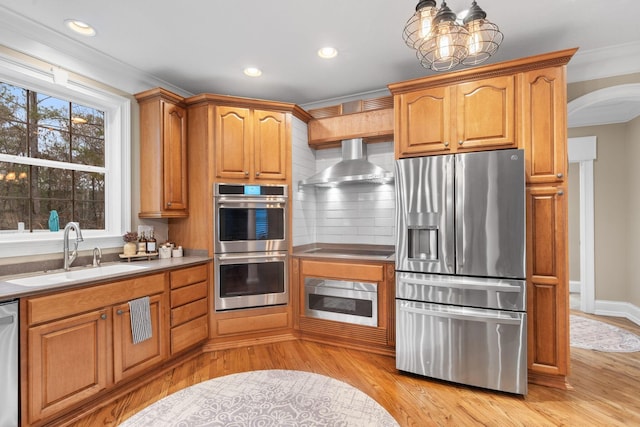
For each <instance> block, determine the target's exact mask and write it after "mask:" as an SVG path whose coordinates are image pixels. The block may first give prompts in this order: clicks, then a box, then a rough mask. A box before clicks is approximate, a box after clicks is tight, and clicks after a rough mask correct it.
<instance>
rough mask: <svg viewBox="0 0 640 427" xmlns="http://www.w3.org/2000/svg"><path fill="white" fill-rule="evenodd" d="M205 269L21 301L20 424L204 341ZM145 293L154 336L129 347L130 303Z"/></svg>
mask: <svg viewBox="0 0 640 427" xmlns="http://www.w3.org/2000/svg"><path fill="white" fill-rule="evenodd" d="M209 268H210V263H207V264H201V265H197V266H193V267H186V268H181V269H177V270H172V271H170V272H160V273H154V274H149V275H147V276H139V277H135V278H131V279H127V280H120V281H116V282H111V283H104V284H97V285H93V286H87V287H82V288H76V289H73V290H66V291H59V292H55V293H50V294H47V295H42V296H33V297H29V298H24V299H22V300H21V302H20V304H21V306H20V310H21V313H22V314H21V322H22V325H23V326H22V329H21V336H22V337H23V338H22V343H21V350H20V351H21V360H22V366H21V372H22V373H21V376H22V386H21V414H22V415H21V417H22V419H21V425H22V426H43V425H49V424H50V423H51V422H53V421H56V420H59V419H60V417H63V416H66V414H68V413H70V412H73V411H77V410H80V408H81V407H82V405H85V404H86V403H87V402H92V403H91V404H95V402H97V401H99V399H100V398H101V396H100V394H101V393H106V392H108V391H112V390H114V389H116V387H117V386H119V385H124V386H125V387H127V386H128V384H131V383H132V381H134V382H135V379H136V378H137V377H139V376H141V375H145V374H147V373H149V372H150V371H152V370H153V368H156V367H158V366H168V365H167V363H169V358H170V357H171V356H173V355H174V354H176V353H179V352H182V353H184V351H183V350H187V349H193V348H194V347H195V346H196V345H197V344H202V343H204V341H206V339H207V338H208V322H209V320H208V313H209V304H208V300H209V298H208V293H209ZM145 296H148V297H149V303H150V307H149V308H150V314H151V328H152V336H151V338H150V339H148V340H145V341H142V342H139V343H137V344H134V343H133V337H132V332H131V312H130V309H129V301H131V300H134V299H137V298H141V297H145ZM56 422H57V421H56Z"/></svg>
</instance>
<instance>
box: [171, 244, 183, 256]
mask: <svg viewBox="0 0 640 427" xmlns="http://www.w3.org/2000/svg"><path fill="white" fill-rule="evenodd" d="M171 255H173V257H174V258H180V257H181V256H182V246H178V247H177V248H174V249H173V250H172V251H171Z"/></svg>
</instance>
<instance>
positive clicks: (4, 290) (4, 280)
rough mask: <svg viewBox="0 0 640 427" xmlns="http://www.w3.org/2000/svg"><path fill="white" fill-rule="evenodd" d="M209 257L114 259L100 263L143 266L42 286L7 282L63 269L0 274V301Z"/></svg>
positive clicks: (177, 266) (145, 272)
mask: <svg viewBox="0 0 640 427" xmlns="http://www.w3.org/2000/svg"><path fill="white" fill-rule="evenodd" d="M210 260H211V258H209V257H206V256H185V257H180V258H167V259H153V260H150V261H146V260H144V261H132V262H130V263H129V262H126V261H120V262H118V261H116V262H109V263H104V264H102V266H103V267H108V266H112V265H118V264H131V265H134V266H138V267H144V268H142V269H138V270H135V271H128V272H120V273H115V274H104V275H101V276H99V277H92V278H90V279H79V280H74V281H65V282H62V283H58V284H53V285H51V284H45V285H42V286H37V285H36V286H22V285H17V284H14V283H9V282H8V281H9V280H13V279H19V278H25V277H34V276H39V275H42V276H46V275H47V274H55V273H63V272H64V270H62V269H59V270H53V271H48V272H47V273H44V272H39V273H26V274H19V275H11V276H0V301H6V300H11V299H15V298H24V297H28V296H33V295H37V294H41V293H45V292H50V291H53V290H68V289H74V288H81V287H85V286H89V285H95V284H97V283H101V282H110V281H114V280H122V279H128V278H133V277H136V276H143V275H149V274H153V273H157V272H160V271H165V270H173V269H177V268H183V267H188V266H190V265H196V264H201V263H204V262H208V261H210ZM92 268H94V267H91V266H89V267H73V268H72V269H71V271H80V270H90V269H92Z"/></svg>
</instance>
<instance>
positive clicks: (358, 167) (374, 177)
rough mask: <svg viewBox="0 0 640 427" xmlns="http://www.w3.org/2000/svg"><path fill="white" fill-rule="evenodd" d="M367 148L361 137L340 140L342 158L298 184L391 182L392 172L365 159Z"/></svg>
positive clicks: (329, 184)
mask: <svg viewBox="0 0 640 427" xmlns="http://www.w3.org/2000/svg"><path fill="white" fill-rule="evenodd" d="M366 154H367V148H366V144H365V143H364V142H363V141H362V138H354V139H345V140H343V141H342V160H340V161H339V162H338V163H336V164H335V165H332V166H329V167H328V168H326V169H324V170H322V171H320V172H318V173H317V174H315V175H313V176H311V177H309V178H307V179H305V180H302V181H299V183H298V186H305V185H315V186H319V187H323V186H327V187H329V186H335V185H340V184H348V183H350V184H357V183H376V184H384V183H388V182H393V174H392V173H391V172H388V171H386V170H385V169H383V168H381V167H380V166H377V165H374V164H373V163H371V162H369V161H368V160H367V159H366Z"/></svg>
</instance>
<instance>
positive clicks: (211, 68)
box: [0, 0, 640, 114]
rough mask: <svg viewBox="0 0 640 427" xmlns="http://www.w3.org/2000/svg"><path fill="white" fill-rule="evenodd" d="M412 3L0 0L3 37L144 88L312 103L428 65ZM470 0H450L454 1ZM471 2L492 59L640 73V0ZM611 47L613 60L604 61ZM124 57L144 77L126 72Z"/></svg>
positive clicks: (582, 71) (575, 76) (588, 74)
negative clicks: (565, 56) (84, 31)
mask: <svg viewBox="0 0 640 427" xmlns="http://www.w3.org/2000/svg"><path fill="white" fill-rule="evenodd" d="M416 3H417V0H323V1H302V0H244V1H238V0H235V1H234V0H227V1H224V2H223V1H220V0H186V1H175V0H174V1H168V0H110V1H104V2H94V1H87V0H0V27H3V28H4V30H3V29H2V28H0V36H1V37H0V43H1V44H4V45H5V46H8V47H10V48H12V49H15V50H18V51H25V52H26V53H29V54H30V55H33V56H36V57H39V58H40V59H43V60H46V61H49V62H51V63H56V64H57V65H59V66H61V67H63V68H67V69H70V70H72V71H75V72H78V73H83V72H85V73H86V74H88V75H90V76H91V77H94V78H99V79H102V81H104V82H105V83H108V84H110V85H112V86H115V87H118V88H120V89H123V90H130V91H132V92H134V91H141V90H145V89H148V88H149V86H148V84H149V83H148V82H149V81H150V80H149V79H148V77H152V79H151V81H153V83H154V84H156V85H163V86H165V87H167V88H168V89H170V90H174V91H177V92H178V93H181V94H182V95H189V94H198V93H205V92H209V93H219V94H228V95H236V96H247V97H253V98H263V99H270V100H276V101H285V102H294V103H297V104H300V105H313V103H315V104H316V105H318V103H319V102H320V103H322V102H323V101H324V102H325V103H327V102H329V101H328V100H332V99H334V98H342V97H347V96H350V95H356V94H358V95H359V96H362V94H367V93H369V92H376V91H380V90H381V89H386V85H387V84H388V83H392V82H397V81H403V80H407V79H412V78H417V77H421V76H425V75H430V74H433V72H431V71H428V70H426V69H424V68H422V67H421V66H420V65H419V62H418V61H417V59H416V57H415V55H414V51H413V50H411V49H409V48H408V47H407V46H406V45H405V44H404V42H403V40H402V36H401V34H402V29H403V27H404V24H405V22H406V21H407V19H408V18H409V17H410V16H411V14H412V13H413V11H414V9H415V5H416ZM470 3H471V0H450V1H449V2H448V5H449V7H450V8H451V9H453V10H454V11H460V10H462V9H465V8H467V7H468V6H469V5H470ZM438 4H440V2H438ZM478 4H479V5H480V6H481V7H482V8H483V9H484V10H485V11H486V12H487V15H488V18H489V19H490V20H492V21H493V22H495V23H496V24H498V25H499V27H500V29H501V31H502V32H503V33H504V42H503V44H502V46H501V47H500V49H499V51H498V53H497V54H496V55H495V57H494V58H491V60H490V61H489V63H490V62H499V61H504V60H509V59H515V58H519V57H523V56H529V55H535V54H539V53H544V52H550V51H555V50H561V49H566V48H572V47H579V48H580V50H579V51H578V54H576V56H575V57H574V59H573V60H572V61H571V63H570V64H569V67H568V79H569V81H580V80H586V79H591V78H600V77H608V76H612V75H616V74H628V73H631V72H640V60H638V59H637V58H638V55H636V53H638V52H640V30H639V28H640V27H638V24H637V17H638V16H640V2H638V1H636V0H610V1H602V0H536V1H529V2H517V1H509V2H506V1H504V0H502V1H500V0H480V1H479V2H478ZM67 18H75V19H80V20H83V21H85V22H87V23H90V24H91V25H93V26H94V27H95V28H96V30H97V35H96V36H95V37H91V38H86V37H82V36H78V35H75V34H73V33H71V31H70V30H68V29H67V28H66V27H65V26H64V24H63V21H64V20H65V19H67ZM3 31H4V32H3ZM325 45H332V46H335V47H336V48H337V49H338V50H339V52H340V53H339V55H338V57H336V58H335V59H332V60H322V59H320V58H318V57H317V55H316V51H317V50H318V48H320V47H322V46H325ZM51 48H53V49H51ZM54 51H55V52H57V54H54V53H53V52H54ZM610 56H611V57H614V58H615V59H614V60H612V61H611V62H610V64H613V65H606V66H604V65H603V64H604V62H603V60H606V58H608V57H610ZM629 57H630V58H631V59H627V58H629ZM101 64H103V65H101ZM249 65H251V66H256V67H259V68H261V69H262V70H263V75H262V77H260V78H249V77H246V76H244V75H243V73H242V70H243V68H244V67H246V66H249ZM119 67H120V68H126V69H127V70H128V73H129V74H130V75H131V74H134V75H138V76H145V78H142V77H140V78H139V79H138V80H136V79H133V80H134V81H129V82H128V83H123V80H124V79H121V78H120V77H119V76H120V75H119V74H118V71H117V70H118V68H119ZM101 72H102V76H101V75H100V73H101ZM89 73H91V74H89ZM127 80H132V79H127ZM145 85H146V86H145ZM639 105H640V103H639ZM588 110H589V108H586V107H585V108H582V109H581V110H580V111H581V114H585V113H588ZM625 111H628V108H625ZM598 114H601V112H599V113H598Z"/></svg>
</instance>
